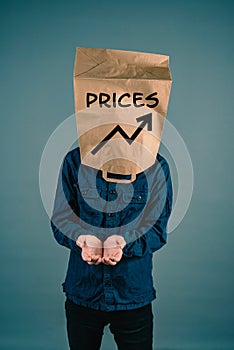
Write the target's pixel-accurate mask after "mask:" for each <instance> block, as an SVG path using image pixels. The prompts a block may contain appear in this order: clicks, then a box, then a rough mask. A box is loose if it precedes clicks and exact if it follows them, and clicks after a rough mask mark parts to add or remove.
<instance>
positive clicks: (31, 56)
mask: <svg viewBox="0 0 234 350" xmlns="http://www.w3.org/2000/svg"><path fill="white" fill-rule="evenodd" d="M0 6H1V11H0V17H1V18H0V26H1V31H0V38H1V44H0V45H1V46H0V47H1V56H0V62H1V64H0V68H1V139H0V141H1V148H0V149H1V255H0V260H1V261H0V263H1V288H0V308H1V327H0V348H1V349H2V350H55V349H56V350H65V349H68V346H67V339H66V332H65V316H64V300H65V298H64V295H63V293H62V289H61V283H62V282H63V280H64V276H65V271H66V266H67V260H68V251H67V250H66V249H65V248H63V247H60V246H59V245H58V244H57V243H56V241H55V240H54V238H53V236H52V233H51V231H50V226H49V220H48V217H47V215H46V212H45V210H44V208H43V205H42V202H41V198H40V193H39V185H38V170H39V162H40V157H41V154H42V151H43V148H44V146H45V143H46V141H47V139H48V138H49V136H50V134H51V133H52V132H53V130H54V129H55V128H56V127H57V126H58V125H59V124H60V123H61V122H62V121H63V120H64V119H66V118H67V117H68V116H69V115H71V114H73V113H74V103H73V79H72V78H73V77H72V74H73V64H74V58H75V48H76V47H77V46H84V47H101V48H102V47H103V48H105V47H106V48H112V49H126V50H135V51H146V52H153V53H161V54H167V55H169V56H170V67H171V72H172V77H173V87H172V94H171V99H170V104H169V109H168V120H170V122H171V123H173V125H174V126H175V127H176V128H177V130H178V131H179V133H180V134H181V136H182V137H183V139H184V141H185V143H186V145H187V147H188V149H189V152H190V155H191V158H192V162H193V167H194V180H195V182H194V193H193V198H192V201H191V204H190V207H189V210H188V212H187V215H186V216H185V218H184V220H183V221H182V223H181V224H180V225H179V226H178V227H177V229H176V230H175V232H174V233H173V234H171V235H170V236H169V239H168V244H167V245H166V246H165V247H164V248H163V249H162V251H160V252H158V253H157V254H156V255H155V257H154V278H155V286H156V288H157V294H158V299H157V301H155V302H154V303H153V307H154V314H155V324H154V346H155V349H158V350H175V349H177V350H190V349H192V350H198V349H201V350H213V349H214V350H215V349H217V350H222V349H224V350H231V349H233V348H234V332H233V324H234V312H233V311H234V310H233V306H234V301H233V293H234V290H233V245H234V237H233V236H234V229H233V221H232V220H233V172H234V166H233V136H234V134H233V128H234V123H233V119H234V118H233V101H234V99H233V78H234V77H233V62H234V55H233V53H234V51H233V34H234V32H233V25H234V24H233V23H234V21H233V7H234V6H233V2H232V1H225V0H222V1H221V0H220V1H215V0H214V1H201V0H197V1H185V0H184V1H182V0H181V1H180V0H178V1H172V0H169V1H156V0H155V1H153V0H151V1H138V0H135V1H127V0H126V1H124V0H119V1H115V2H111V1H105V0H99V1H79V0H78V1H71V0H67V1H59V0H58V1H45V0H43V1H24V0H22V1H16V0H12V1H1V4H0ZM111 349H115V345H114V342H113V338H112V335H111V334H110V332H109V330H108V329H107V330H106V332H105V336H104V339H103V344H102V350H111Z"/></svg>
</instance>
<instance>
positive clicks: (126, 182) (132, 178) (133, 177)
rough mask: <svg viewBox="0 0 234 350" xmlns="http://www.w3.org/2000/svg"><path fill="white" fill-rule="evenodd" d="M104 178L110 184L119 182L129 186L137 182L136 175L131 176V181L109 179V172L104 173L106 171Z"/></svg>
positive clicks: (103, 174)
mask: <svg viewBox="0 0 234 350" xmlns="http://www.w3.org/2000/svg"><path fill="white" fill-rule="evenodd" d="M102 177H103V179H104V180H106V181H108V182H117V183H122V184H129V183H131V182H133V181H135V180H136V174H131V179H116V178H112V177H108V175H107V171H104V170H103V171H102Z"/></svg>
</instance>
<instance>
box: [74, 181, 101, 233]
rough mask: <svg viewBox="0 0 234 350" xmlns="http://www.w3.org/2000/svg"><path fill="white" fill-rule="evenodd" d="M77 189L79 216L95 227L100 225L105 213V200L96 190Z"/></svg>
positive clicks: (77, 187)
mask: <svg viewBox="0 0 234 350" xmlns="http://www.w3.org/2000/svg"><path fill="white" fill-rule="evenodd" d="M75 187H76V195H77V202H78V208H79V216H80V218H81V219H82V220H84V221H85V222H87V223H89V224H92V225H94V226H97V225H100V223H101V220H102V212H103V200H102V198H101V196H100V193H99V192H98V190H97V189H96V188H92V187H79V186H78V185H76V186H75Z"/></svg>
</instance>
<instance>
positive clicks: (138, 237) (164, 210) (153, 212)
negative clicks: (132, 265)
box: [123, 160, 173, 257]
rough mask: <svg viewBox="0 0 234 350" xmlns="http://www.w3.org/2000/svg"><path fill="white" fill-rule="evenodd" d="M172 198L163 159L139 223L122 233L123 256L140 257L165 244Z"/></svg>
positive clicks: (167, 169) (168, 173)
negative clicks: (123, 242)
mask: <svg viewBox="0 0 234 350" xmlns="http://www.w3.org/2000/svg"><path fill="white" fill-rule="evenodd" d="M172 198H173V191H172V183H171V176H170V169H169V166H168V164H167V162H166V161H165V160H164V161H163V162H162V164H161V166H160V167H159V170H158V171H157V172H156V175H155V179H154V185H153V186H152V190H151V195H150V199H149V201H148V204H147V207H146V209H145V214H144V218H143V220H142V222H141V224H140V225H139V226H138V228H137V229H136V230H132V232H126V234H125V235H124V238H125V240H126V242H127V244H126V245H125V247H124V248H123V256H125V257H132V256H139V257H141V256H144V255H146V254H148V253H153V252H155V251H157V250H158V249H160V248H161V247H163V246H164V245H165V244H166V242H167V230H166V228H167V223H168V220H169V217H170V214H171V210H172ZM153 218H154V219H153ZM144 232H145V233H144Z"/></svg>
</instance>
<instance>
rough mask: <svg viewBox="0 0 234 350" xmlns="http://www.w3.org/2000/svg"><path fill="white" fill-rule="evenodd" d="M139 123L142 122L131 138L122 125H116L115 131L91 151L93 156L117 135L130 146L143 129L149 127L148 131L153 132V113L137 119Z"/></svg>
mask: <svg viewBox="0 0 234 350" xmlns="http://www.w3.org/2000/svg"><path fill="white" fill-rule="evenodd" d="M136 120H137V122H138V123H139V122H142V123H141V124H140V125H139V126H138V128H137V129H136V130H135V131H134V133H133V134H132V135H131V136H129V135H128V134H127V133H126V132H125V131H124V130H123V129H122V128H121V126H120V125H116V126H115V127H114V129H113V130H111V132H110V133H109V134H107V135H106V137H104V139H103V140H102V141H101V142H100V143H99V144H98V145H97V146H96V147H95V148H94V149H93V150H92V151H91V153H92V154H93V155H95V154H96V153H97V152H98V151H100V149H101V148H102V147H103V146H105V144H106V143H107V142H108V141H109V140H110V139H111V138H112V137H113V136H114V135H115V134H117V133H119V134H120V135H121V136H122V137H123V138H124V139H125V141H127V143H128V144H129V145H131V144H132V142H133V141H134V140H135V139H136V138H137V136H138V135H139V134H140V132H141V131H142V129H143V128H144V127H145V126H146V125H147V130H148V131H152V113H148V114H144V115H142V116H140V117H137V118H136Z"/></svg>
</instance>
